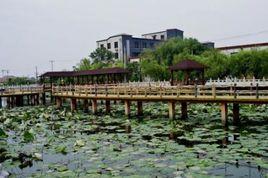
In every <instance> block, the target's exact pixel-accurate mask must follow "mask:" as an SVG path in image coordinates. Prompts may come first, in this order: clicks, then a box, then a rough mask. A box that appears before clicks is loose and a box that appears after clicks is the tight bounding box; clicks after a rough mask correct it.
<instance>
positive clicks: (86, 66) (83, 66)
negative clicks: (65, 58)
mask: <svg viewBox="0 0 268 178" xmlns="http://www.w3.org/2000/svg"><path fill="white" fill-rule="evenodd" d="M90 69H92V65H91V62H90V60H89V59H88V58H83V59H81V61H80V62H79V64H77V65H76V66H75V67H74V70H77V71H78V70H90Z"/></svg>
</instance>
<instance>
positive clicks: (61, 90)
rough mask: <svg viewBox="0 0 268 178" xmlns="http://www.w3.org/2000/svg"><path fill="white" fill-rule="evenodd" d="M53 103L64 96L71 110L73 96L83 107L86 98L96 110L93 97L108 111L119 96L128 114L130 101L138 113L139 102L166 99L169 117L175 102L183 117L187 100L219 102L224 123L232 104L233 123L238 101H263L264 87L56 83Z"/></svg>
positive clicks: (266, 93)
mask: <svg viewBox="0 0 268 178" xmlns="http://www.w3.org/2000/svg"><path fill="white" fill-rule="evenodd" d="M52 95H53V96H54V97H55V98H56V104H57V107H61V106H62V101H63V99H65V98H69V99H71V110H72V111H75V110H76V109H77V100H78V99H79V100H81V99H82V100H84V109H85V111H88V108H89V102H88V100H91V103H92V112H93V113H96V112H97V101H98V100H105V102H106V103H105V106H106V112H110V109H111V107H110V101H111V100H122V101H124V104H125V114H126V115H127V116H129V115H130V104H131V102H137V110H138V115H141V114H142V102H158V101H164V102H168V105H169V117H170V118H171V119H173V118H174V117H175V103H176V102H178V103H181V118H182V119H185V118H187V104H188V103H219V104H220V108H221V116H222V123H223V124H224V125H226V124H227V115H228V107H227V104H230V103H231V104H232V105H233V121H234V124H238V123H239V122H240V119H239V104H242V103H243V104H267V103H268V90H267V87H259V86H258V85H256V86H254V87H253V86H251V87H237V86H236V85H234V86H230V87H215V85H213V86H203V85H202V86H197V85H195V86H164V87H162V86H136V87H133V86H127V85H125V86H120V85H88V86H87V85H83V86H57V87H53V88H52Z"/></svg>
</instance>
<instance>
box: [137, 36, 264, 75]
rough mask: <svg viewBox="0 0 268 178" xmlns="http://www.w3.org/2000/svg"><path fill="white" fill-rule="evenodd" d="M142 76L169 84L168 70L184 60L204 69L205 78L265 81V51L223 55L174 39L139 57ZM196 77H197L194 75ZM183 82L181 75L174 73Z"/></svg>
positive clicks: (193, 42)
mask: <svg viewBox="0 0 268 178" xmlns="http://www.w3.org/2000/svg"><path fill="white" fill-rule="evenodd" d="M141 59H142V63H141V68H142V72H143V75H144V76H149V77H151V78H152V79H154V80H163V79H165V80H169V78H170V72H169V70H168V67H169V66H171V65H172V64H176V63H178V62H180V61H181V60H183V59H192V60H196V61H198V62H200V63H203V64H205V65H206V66H207V69H206V71H205V78H206V79H209V78H213V79H217V78H225V77H228V76H229V77H237V78H242V77H253V76H254V77H255V78H262V77H268V71H267V70H266V69H267V68H268V50H251V51H241V52H239V53H237V54H234V55H225V54H223V53H221V52H220V51H218V50H215V49H207V48H206V47H204V46H203V45H202V44H201V43H199V42H198V41H197V40H195V39H191V38H189V39H179V38H174V39H170V40H168V41H166V42H163V43H161V44H160V45H159V46H157V47H156V49H155V50H146V51H144V53H143V54H142V55H141ZM195 75H198V74H195ZM175 77H176V78H177V79H182V77H183V74H182V73H181V72H177V73H175Z"/></svg>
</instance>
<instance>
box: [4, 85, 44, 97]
mask: <svg viewBox="0 0 268 178" xmlns="http://www.w3.org/2000/svg"><path fill="white" fill-rule="evenodd" d="M41 93H43V87H42V86H36V87H7V88H2V89H0V97H10V96H18V95H31V94H41Z"/></svg>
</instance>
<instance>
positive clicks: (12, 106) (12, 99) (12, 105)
mask: <svg viewBox="0 0 268 178" xmlns="http://www.w3.org/2000/svg"><path fill="white" fill-rule="evenodd" d="M10 99H11V102H10V103H11V108H14V97H13V96H11V97H10Z"/></svg>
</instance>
